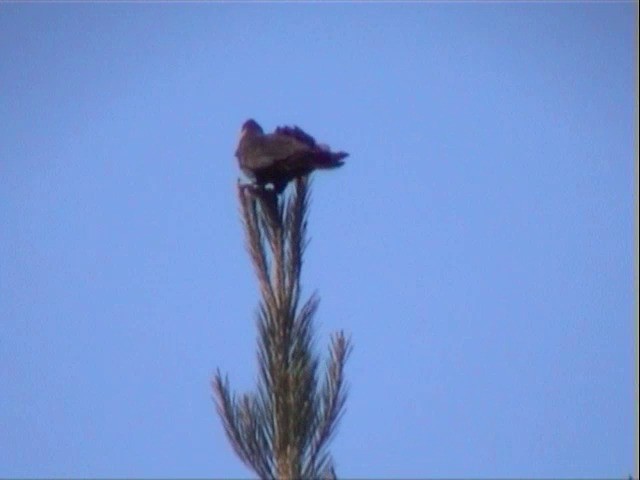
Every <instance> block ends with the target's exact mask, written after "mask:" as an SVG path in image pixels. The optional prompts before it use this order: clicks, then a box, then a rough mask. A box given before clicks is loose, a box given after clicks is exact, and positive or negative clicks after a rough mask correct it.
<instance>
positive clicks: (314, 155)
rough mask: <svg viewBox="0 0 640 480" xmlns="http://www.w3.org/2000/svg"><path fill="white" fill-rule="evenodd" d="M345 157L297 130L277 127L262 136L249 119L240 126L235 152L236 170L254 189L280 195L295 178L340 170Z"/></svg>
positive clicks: (261, 130) (260, 131)
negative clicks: (270, 191) (266, 189)
mask: <svg viewBox="0 0 640 480" xmlns="http://www.w3.org/2000/svg"><path fill="white" fill-rule="evenodd" d="M348 155H349V154H348V153H346V152H341V151H340V152H332V151H331V149H330V148H329V147H328V146H326V145H322V144H318V143H316V141H315V139H314V138H313V137H312V136H311V135H309V134H308V133H306V132H305V131H304V130H302V129H301V128H299V127H297V126H294V127H288V126H283V127H277V128H276V129H275V131H274V132H273V133H267V134H265V133H264V130H263V129H262V127H261V126H260V125H259V124H258V122H256V121H255V120H253V119H249V120H247V121H246V122H244V123H243V124H242V129H241V131H240V140H239V141H238V147H237V149H236V152H235V156H236V158H237V159H238V163H239V165H240V169H241V170H242V172H243V173H244V174H245V175H246V176H247V177H249V178H250V179H251V180H253V183H254V185H257V186H259V187H261V188H265V187H266V186H267V185H271V186H272V188H273V191H274V192H275V193H276V194H280V193H282V191H283V190H284V189H285V188H286V186H287V184H288V183H289V182H290V181H291V180H293V179H295V178H298V177H303V176H306V175H308V174H310V173H311V172H313V171H314V170H319V169H332V168H337V167H340V166H342V165H343V164H344V161H343V160H344V159H345V158H346V157H347V156H348Z"/></svg>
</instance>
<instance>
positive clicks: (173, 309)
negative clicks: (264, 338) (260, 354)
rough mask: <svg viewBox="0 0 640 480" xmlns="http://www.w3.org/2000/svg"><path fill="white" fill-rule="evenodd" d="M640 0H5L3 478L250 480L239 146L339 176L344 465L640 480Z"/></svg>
mask: <svg viewBox="0 0 640 480" xmlns="http://www.w3.org/2000/svg"><path fill="white" fill-rule="evenodd" d="M637 15H638V9H637V4H634V3H614V2H608V3H593V2H589V3H587V2H585V3H577V4H567V3H553V4H548V3H545V4H541V3H526V4H515V3H481V2H479V3H471V2H469V3H458V4H456V3H446V2H442V3H433V4H428V3H408V4H389V3H385V4H371V3H369V4H354V3H340V4H317V3H307V4H301V5H295V4H291V3H286V4H279V5H278V4H265V3H260V4H247V3H203V4H194V3H171V4H143V3H138V4H135V3H124V4H105V3H93V4H77V3H68V4H60V3H55V4H33V3H13V4H3V5H0V389H1V391H0V477H35V476H55V477H78V476H100V477H130V476H135V477H142V476H145V477H158V476H162V477H174V476H182V477H212V476H213V477H246V476H249V475H251V472H250V471H249V470H248V469H246V468H245V467H244V466H243V465H242V464H241V463H240V461H239V460H238V459H237V458H236V457H235V456H234V454H233V452H232V450H231V447H230V446H229V444H228V443H227V440H226V438H225V436H224V433H223V430H222V427H221V424H220V422H219V420H218V418H217V416H216V414H215V411H214V405H213V403H212V401H211V397H210V393H211V392H210V387H209V381H210V379H211V377H212V374H213V373H214V371H215V369H216V368H217V367H220V368H221V369H222V370H223V371H224V372H227V373H228V374H229V376H230V381H231V384H232V386H233V387H234V388H235V389H236V390H237V391H246V390H248V389H251V388H253V386H254V385H255V378H256V375H257V369H256V353H255V340H256V329H255V311H256V306H257V302H258V300H259V296H258V289H257V284H256V280H255V278H254V276H253V271H252V267H251V264H250V262H249V258H248V255H247V254H246V252H245V249H244V234H243V230H242V225H241V221H240V217H239V207H238V202H237V198H236V192H235V188H236V182H237V179H238V178H239V176H240V172H239V170H238V167H237V164H236V161H235V158H234V157H233V152H234V149H235V146H236V141H237V138H238V132H239V129H240V126H241V124H242V122H243V121H244V120H246V119H247V118H249V117H253V118H255V119H256V120H257V121H258V122H260V123H261V124H262V126H263V127H264V128H265V130H271V129H273V128H275V127H276V126H278V125H282V124H297V125H299V126H300V127H302V128H304V129H305V130H307V131H308V132H309V133H311V134H312V135H314V136H315V137H316V138H317V139H318V140H319V141H322V142H326V143H328V144H329V145H331V146H332V147H334V148H336V149H342V150H346V151H348V152H349V153H350V154H351V156H350V157H349V158H348V159H347V160H348V162H347V164H346V165H345V166H344V167H343V168H342V169H340V170H338V171H333V172H322V173H320V174H317V175H316V176H315V177H314V184H313V193H312V196H313V200H312V205H311V213H310V214H311V217H310V226H309V229H310V234H311V237H312V240H311V243H310V245H309V248H308V250H307V256H306V262H305V267H304V270H303V283H304V287H305V292H306V294H307V295H308V294H310V293H312V292H313V291H314V290H317V291H318V293H319V294H320V297H321V299H322V302H321V305H320V309H319V312H318V315H317V317H316V321H317V324H318V349H319V351H320V353H322V354H324V353H325V348H326V345H327V343H328V335H329V333H330V332H332V331H335V330H338V329H344V330H345V331H346V332H348V333H349V334H351V336H352V338H353V342H354V344H355V350H354V353H353V355H352V357H351V358H350V361H349V363H348V366H347V378H348V380H349V384H350V396H349V399H348V401H347V413H346V415H345V417H344V418H343V421H342V423H341V426H340V429H339V432H338V434H337V437H336V439H335V441H334V443H333V444H332V452H333V454H334V457H335V460H336V464H337V470H338V474H339V475H340V476H342V477H347V478H349V477H352V478H353V477H360V478H363V477H389V476H391V477H424V476H430V477H451V476H456V477H470V476H474V477H493V476H501V477H504V476H511V477H513V476H519V477H540V476H543V477H584V476H590V477H617V478H625V477H626V476H628V475H629V474H631V473H632V472H633V468H634V457H633V445H634V443H633V433H634V430H633V421H634V406H633V405H634V403H633V398H634V367H633V365H634V363H633V362H634V360H633V354H634V320H633V312H634V305H635V303H634V302H635V293H634V288H635V287H634V281H633V279H634V264H633V259H634V253H633V252H634V233H633V232H634V218H633V216H634V208H635V207H634V202H635V200H634V198H635V185H636V182H637V178H636V177H635V170H634V148H635V146H634V132H635V129H636V128H637V127H636V125H637V124H635V123H634V122H635V120H634V118H635V116H634V114H635V102H636V97H635V93H634V90H635V81H636V80H635V69H636V67H637V64H636V63H635V55H636V54H637V50H636V47H635V38H636V37H635V35H636V30H635V29H636V22H637Z"/></svg>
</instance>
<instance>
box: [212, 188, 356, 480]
mask: <svg viewBox="0 0 640 480" xmlns="http://www.w3.org/2000/svg"><path fill="white" fill-rule="evenodd" d="M294 185H295V188H294V191H293V192H292V193H291V194H290V195H289V196H285V197H284V199H280V197H278V196H277V195H276V193H275V192H273V191H269V190H265V189H259V188H253V187H246V186H239V187H238V196H239V199H240V205H241V209H242V217H243V223H244V226H245V233H246V237H247V250H248V251H249V255H250V257H251V260H252V263H253V266H254V270H255V272H256V276H257V277H258V283H259V286H260V292H261V295H262V301H261V302H260V305H259V307H258V311H257V323H258V366H259V375H258V386H257V393H256V394H245V395H243V396H241V397H240V398H238V397H236V396H235V395H234V394H232V393H231V391H230V387H229V382H228V380H227V378H226V377H225V378H223V377H222V374H221V373H220V372H218V373H217V374H216V376H215V377H214V379H213V382H212V387H213V393H214V397H215V400H216V406H217V410H218V414H219V415H220V417H221V419H222V422H223V426H224V429H225V433H226V435H227V438H228V439H229V441H230V443H231V445H232V447H233V449H234V451H235V452H236V454H237V455H238V456H239V457H240V459H241V460H242V461H243V462H244V463H245V464H246V465H247V466H249V467H250V468H251V469H253V471H254V472H255V473H256V474H257V475H258V476H259V477H260V478H265V479H266V478H279V479H293V478H335V469H334V465H333V461H332V459H331V456H330V454H329V452H328V450H327V445H328V443H329V442H330V440H331V438H332V436H333V435H334V433H335V430H336V427H337V423H338V421H339V419H340V416H341V415H342V413H343V412H344V405H345V401H346V389H345V386H344V366H345V363H346V360H347V357H348V355H349V352H350V350H351V345H350V342H349V340H348V339H347V338H346V337H345V336H344V334H343V333H342V332H340V333H338V334H335V335H333V336H332V338H331V345H330V348H329V353H330V357H329V359H328V360H327V362H326V365H325V372H324V375H323V381H322V382H320V381H319V378H318V367H319V361H318V359H317V356H316V355H315V353H314V330H313V329H314V325H313V317H314V315H315V313H316V311H317V309H318V305H319V298H318V296H317V295H316V294H313V295H312V296H311V297H310V298H309V299H308V300H307V301H306V302H305V303H304V304H303V305H302V307H299V302H300V273H301V269H302V256H303V253H304V250H305V247H306V231H307V219H306V217H307V211H308V206H309V190H308V186H309V182H308V179H307V178H306V177H302V178H297V179H296V180H295V182H294Z"/></svg>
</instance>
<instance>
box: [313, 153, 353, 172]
mask: <svg viewBox="0 0 640 480" xmlns="http://www.w3.org/2000/svg"><path fill="white" fill-rule="evenodd" d="M348 156H349V154H348V153H347V152H332V151H330V150H324V149H321V150H320V151H319V152H318V153H317V154H316V155H315V158H314V168H319V169H324V168H338V167H341V166H342V165H344V159H345V158H347V157H348Z"/></svg>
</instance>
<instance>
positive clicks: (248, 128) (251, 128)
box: [240, 118, 264, 139]
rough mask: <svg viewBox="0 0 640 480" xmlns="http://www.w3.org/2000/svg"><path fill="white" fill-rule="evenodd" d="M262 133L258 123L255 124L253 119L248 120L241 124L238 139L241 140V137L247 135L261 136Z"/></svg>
mask: <svg viewBox="0 0 640 480" xmlns="http://www.w3.org/2000/svg"><path fill="white" fill-rule="evenodd" d="M263 133H264V132H263V130H262V127H261V126H260V125H258V122H256V121H255V120H254V119H253V118H250V119H249V120H247V121H246V122H244V123H243V124H242V130H240V139H242V137H244V136H245V135H247V134H250V135H262V134H263Z"/></svg>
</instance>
